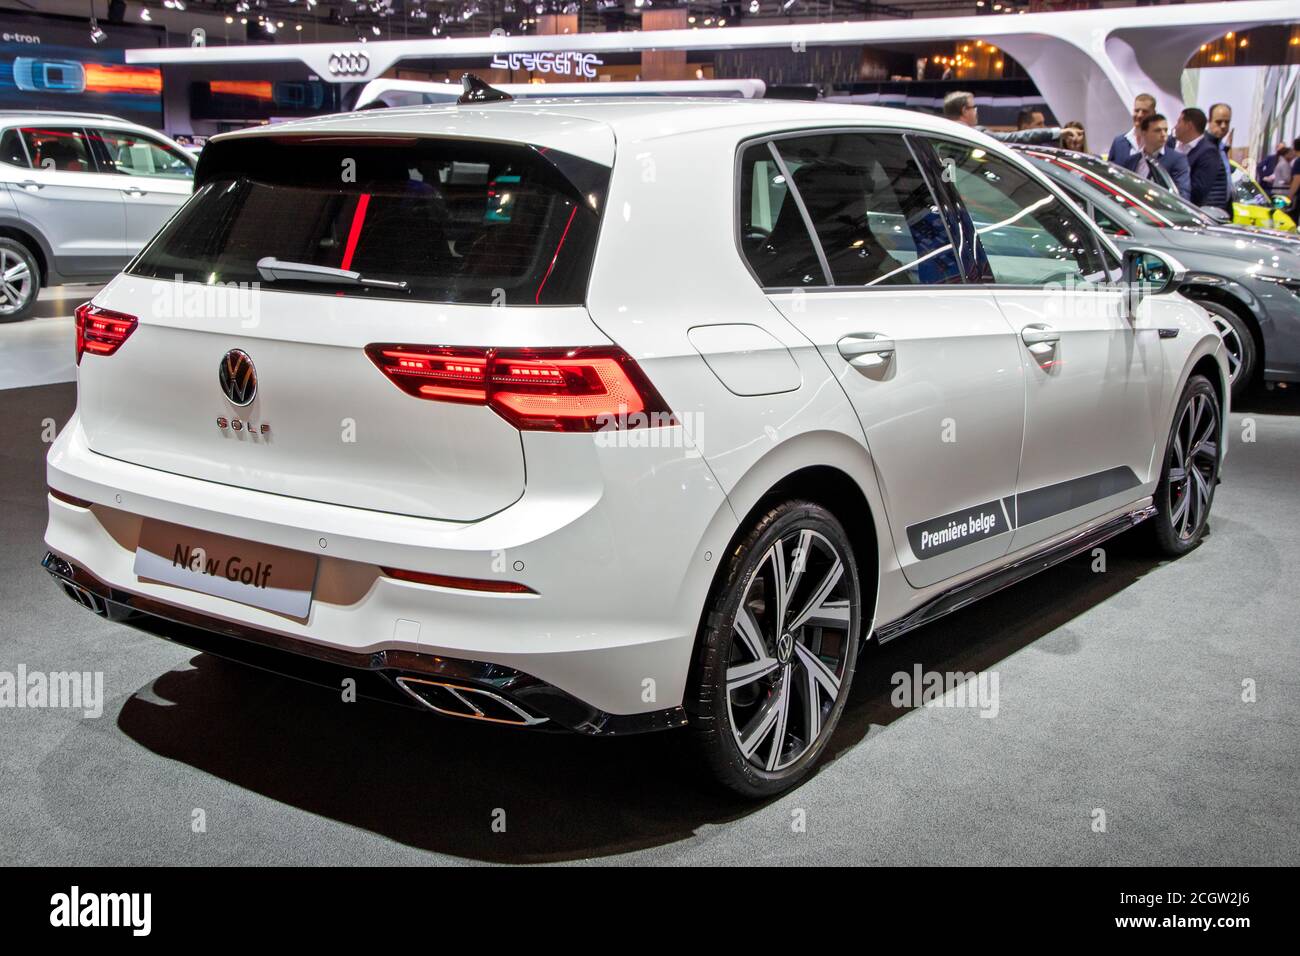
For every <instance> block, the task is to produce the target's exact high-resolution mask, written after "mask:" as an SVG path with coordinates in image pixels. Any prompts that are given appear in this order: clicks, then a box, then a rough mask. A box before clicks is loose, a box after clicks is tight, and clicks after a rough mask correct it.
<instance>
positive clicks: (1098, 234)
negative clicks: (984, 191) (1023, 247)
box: [917, 131, 1124, 291]
mask: <svg viewBox="0 0 1300 956" xmlns="http://www.w3.org/2000/svg"><path fill="white" fill-rule="evenodd" d="M917 135H918V136H921V137H924V138H926V139H929V140H944V141H946V142H950V143H957V144H958V145H960V146H964V147H970V146H971V145H972V144H971V143H969V142H967V141H965V140H962V139H961V138H959V137H956V136H949V135H946V134H944V133H931V132H925V131H918V133H917ZM975 145H978V144H975ZM981 148H983V147H981ZM990 155H992V156H996V157H997V158H998V159H1001V160H1003V161H1004V162H1006V161H1007V157H1006V156H1003V155H1002V154H1001V153H997V152H991V153H990ZM1012 155H1013V156H1015V155H1016V154H1015V152H1014V151H1012ZM936 156H937V153H936ZM1016 158H1017V159H1018V160H1019V163H1018V164H1017V163H1012V165H1014V166H1016V167H1017V168H1020V169H1028V170H1029V171H1030V176H1031V178H1033V179H1034V180H1035V181H1036V182H1037V183H1038V184H1039V185H1040V186H1042V187H1043V188H1044V189H1046V190H1047V191H1048V193H1050V194H1051V195H1053V196H1056V198H1057V199H1065V200H1066V201H1067V203H1073V200H1071V199H1070V197H1069V196H1067V195H1066V194H1065V190H1064V189H1062V188H1061V187H1060V186H1058V185H1057V184H1056V183H1054V182H1052V179H1051V177H1050V176H1047V175H1046V174H1045V173H1043V172H1041V171H1040V170H1038V169H1036V168H1034V164H1033V163H1031V162H1029V161H1028V160H1026V159H1024V158H1022V157H1019V156H1017V157H1016ZM955 191H956V188H955V187H954V192H955ZM958 198H959V199H960V197H958ZM1074 205H1078V204H1077V203H1074ZM960 208H961V213H962V215H963V216H965V217H966V219H967V221H968V222H970V223H971V226H972V228H973V227H974V220H972V219H971V218H970V212H969V210H967V209H966V204H965V203H964V202H963V203H961V207H960ZM1082 211H1083V219H1082V224H1083V227H1084V228H1085V229H1087V230H1088V232H1089V233H1090V234H1091V236H1092V241H1093V243H1094V245H1095V248H1094V250H1093V251H1094V252H1096V253H1097V255H1098V257H1099V258H1100V259H1101V260H1102V264H1103V266H1104V264H1105V261H1106V260H1105V256H1103V255H1102V252H1103V250H1104V251H1109V252H1110V253H1111V254H1112V255H1114V256H1115V258H1117V259H1119V260H1120V261H1121V262H1122V261H1123V259H1124V257H1123V255H1122V254H1121V253H1120V252H1119V251H1118V249H1117V248H1116V247H1115V245H1114V243H1112V242H1110V240H1109V237H1107V236H1106V234H1105V233H1104V232H1103V231H1102V230H1101V227H1099V226H1098V225H1097V223H1096V222H1094V221H1093V219H1092V217H1091V216H1089V215H1088V214H1087V211H1086V210H1082ZM974 240H975V242H976V243H978V244H979V245H980V246H981V247H982V246H983V243H982V241H981V240H980V236H979V231H978V230H975V231H974ZM1104 271H1105V270H1104V269H1103V272H1104ZM1107 281H1108V282H1109V281H1110V280H1107ZM979 284H980V285H982V286H985V287H987V288H990V289H1021V290H1023V289H1029V290H1033V289H1038V290H1040V291H1041V290H1042V288H1043V287H1042V286H1040V285H1034V284H1033V283H1025V282H1015V283H1012V282H982V283H979Z"/></svg>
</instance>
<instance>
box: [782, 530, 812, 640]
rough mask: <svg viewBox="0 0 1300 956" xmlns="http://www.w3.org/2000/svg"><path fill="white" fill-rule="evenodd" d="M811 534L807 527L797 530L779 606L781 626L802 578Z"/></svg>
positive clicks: (810, 543)
mask: <svg viewBox="0 0 1300 956" xmlns="http://www.w3.org/2000/svg"><path fill="white" fill-rule="evenodd" d="M812 540H813V534H812V532H811V531H809V530H808V529H807V528H803V529H801V530H800V532H799V541H798V543H797V544H796V545H795V546H794V555H793V558H794V561H793V563H792V564H791V567H790V578H789V580H788V581H787V582H786V585H785V588H784V592H785V604H784V605H782V607H781V626H782V627H785V619H786V616H787V615H788V614H789V613H790V601H791V600H792V599H793V598H794V594H795V591H796V590H797V589H798V587H799V581H800V579H802V578H803V572H804V569H805V568H806V567H807V566H808V552H809V550H810V549H811V548H812Z"/></svg>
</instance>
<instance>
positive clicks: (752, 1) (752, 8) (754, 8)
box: [749, 0, 758, 13]
mask: <svg viewBox="0 0 1300 956" xmlns="http://www.w3.org/2000/svg"><path fill="white" fill-rule="evenodd" d="M749 12H750V13H758V0H749Z"/></svg>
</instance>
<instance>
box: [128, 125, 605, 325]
mask: <svg viewBox="0 0 1300 956" xmlns="http://www.w3.org/2000/svg"><path fill="white" fill-rule="evenodd" d="M608 176H609V170H608V169H607V168H605V167H603V166H600V165H598V164H595V163H591V162H588V161H586V160H583V159H579V158H577V157H574V156H569V155H567V154H563V153H556V152H554V151H546V150H541V149H535V148H533V147H529V146H522V145H502V144H493V143H483V142H475V141H463V140H436V139H417V138H415V137H405V138H404V137H393V138H384V139H371V140H357V139H348V140H339V139H331V138H327V137H313V138H312V139H311V140H310V141H307V140H305V139H293V138H290V137H275V138H268V139H252V138H250V139H247V140H243V141H239V140H234V141H230V142H228V143H218V144H213V145H210V146H209V147H208V148H207V150H205V151H204V157H203V160H202V162H201V163H200V166H199V170H198V181H199V185H198V187H197V190H196V192H195V195H194V197H193V198H192V199H191V200H190V201H189V203H187V204H186V205H185V207H184V208H183V209H182V210H181V211H180V212H179V213H178V214H177V215H176V216H175V217H174V218H173V219H172V220H171V221H170V222H169V223H168V224H167V226H165V227H164V228H163V230H162V232H160V233H159V234H158V236H157V237H156V238H155V239H154V241H153V242H152V243H150V244H149V246H148V247H147V248H146V249H145V250H144V252H143V253H141V254H140V256H139V257H138V258H137V259H136V261H135V262H134V263H133V264H132V265H131V267H130V269H129V271H130V272H132V273H133V274H135V275H143V276H151V277H154V278H159V279H174V278H176V277H177V276H180V277H181V278H182V279H183V280H185V281H190V282H203V283H215V282H223V283H228V282H243V283H252V282H260V283H261V284H262V287H263V288H264V289H267V290H287V291H295V292H310V293H320V294H325V295H335V294H340V293H341V294H343V295H349V296H363V297H368V298H384V299H412V300H420V301H434V302H463V303H483V304H492V305H581V304H582V303H583V302H584V299H585V294H586V288H587V280H588V277H589V275H590V271H591V261H592V257H593V254H594V251H595V245H596V235H597V231H598V228H599V224H600V209H601V206H602V204H603V199H604V193H605V189H606V186H607V185H608ZM267 257H274V258H275V259H278V260H281V261H287V262H292V263H304V264H307V265H312V266H327V267H331V268H335V269H345V270H348V271H351V272H356V273H360V275H361V276H362V277H364V278H365V279H367V280H381V281H384V282H389V283H392V282H405V283H406V287H405V288H404V289H400V290H399V289H394V288H392V287H379V286H365V285H351V284H346V283H339V284H333V283H330V282H326V283H320V282H313V281H307V280H305V279H299V278H293V277H289V278H286V277H283V275H282V276H281V277H280V278H278V279H276V280H274V281H273V282H272V281H268V279H267V277H266V276H264V275H262V274H260V273H259V271H258V268H257V263H258V261H259V260H261V259H264V258H267Z"/></svg>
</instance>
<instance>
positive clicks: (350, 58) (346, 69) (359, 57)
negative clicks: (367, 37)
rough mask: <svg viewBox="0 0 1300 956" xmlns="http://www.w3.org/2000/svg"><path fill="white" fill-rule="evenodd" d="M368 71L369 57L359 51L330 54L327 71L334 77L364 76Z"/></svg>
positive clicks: (340, 51) (339, 51)
mask: <svg viewBox="0 0 1300 956" xmlns="http://www.w3.org/2000/svg"><path fill="white" fill-rule="evenodd" d="M369 69H370V57H368V56H366V55H365V54H364V53H362V52H361V51H360V50H338V51H335V52H334V53H331V54H330V58H329V71H330V72H331V73H333V74H334V75H335V76H364V75H365V74H366V72H367V71H368V70H369Z"/></svg>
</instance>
